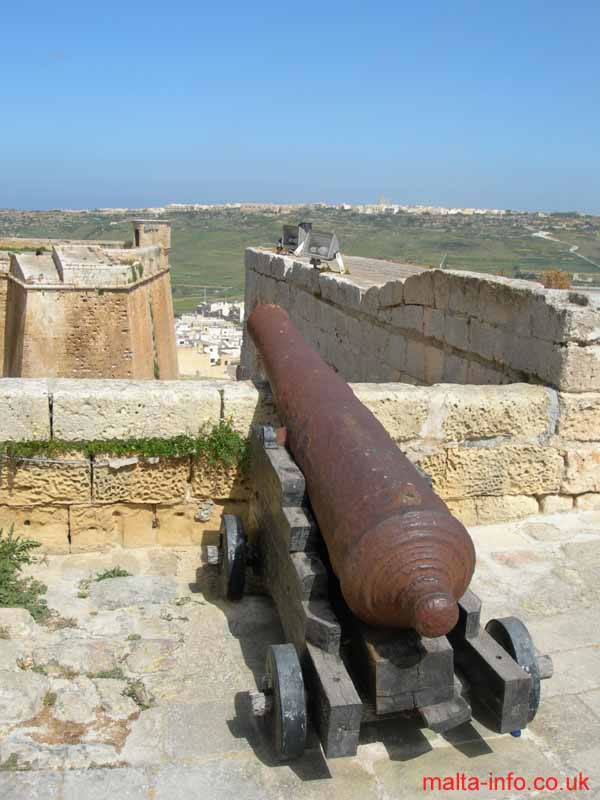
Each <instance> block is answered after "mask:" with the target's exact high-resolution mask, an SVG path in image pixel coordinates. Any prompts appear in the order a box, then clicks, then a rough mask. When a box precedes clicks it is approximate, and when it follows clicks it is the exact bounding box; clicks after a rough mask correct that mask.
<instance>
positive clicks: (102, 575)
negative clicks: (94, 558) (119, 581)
mask: <svg viewBox="0 0 600 800" xmlns="http://www.w3.org/2000/svg"><path fill="white" fill-rule="evenodd" d="M130 577H131V572H127V570H126V569H123V568H122V567H119V566H117V567H112V569H105V570H104V572H98V574H97V575H96V577H95V578H94V580H95V581H96V583H98V582H99V581H108V580H110V579H111V578H130Z"/></svg>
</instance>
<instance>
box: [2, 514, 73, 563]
mask: <svg viewBox="0 0 600 800" xmlns="http://www.w3.org/2000/svg"><path fill="white" fill-rule="evenodd" d="M11 527H12V528H14V532H15V534H17V535H19V536H25V537H27V538H28V539H35V540H36V541H37V542H39V543H40V544H41V552H43V553H56V554H63V553H68V552H69V509H68V507H66V506H55V507H52V506H47V505H44V506H35V507H33V508H31V507H30V508H18V507H16V506H6V505H0V528H3V529H4V530H5V531H8V530H10V528H11Z"/></svg>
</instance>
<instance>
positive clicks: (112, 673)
mask: <svg viewBox="0 0 600 800" xmlns="http://www.w3.org/2000/svg"><path fill="white" fill-rule="evenodd" d="M87 677H88V678H100V679H102V680H109V679H112V680H115V681H124V680H125V673H124V672H123V670H122V669H121V667H113V668H112V669H102V670H100V672H88V674H87Z"/></svg>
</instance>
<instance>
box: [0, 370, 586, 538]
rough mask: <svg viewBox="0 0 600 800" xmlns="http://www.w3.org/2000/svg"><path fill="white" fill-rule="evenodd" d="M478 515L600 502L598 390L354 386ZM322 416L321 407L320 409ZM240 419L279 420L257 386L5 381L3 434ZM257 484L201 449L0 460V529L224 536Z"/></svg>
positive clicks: (442, 485)
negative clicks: (201, 455) (225, 515)
mask: <svg viewBox="0 0 600 800" xmlns="http://www.w3.org/2000/svg"><path fill="white" fill-rule="evenodd" d="M352 388H353V390H354V392H355V393H356V394H357V396H358V397H359V399H360V400H361V401H362V402H363V403H365V405H366V406H367V407H368V408H370V409H371V411H372V412H373V413H374V414H375V416H376V417H377V418H378V419H379V421H380V422H381V423H382V424H383V426H384V427H385V428H386V430H387V431H388V432H389V433H390V435H391V436H392V438H393V439H394V440H395V441H396V442H397V443H398V445H399V446H400V447H401V448H402V449H403V450H404V451H405V452H406V453H407V454H408V455H409V457H410V458H411V459H412V460H413V461H414V462H415V463H417V464H419V465H420V466H421V467H422V468H423V469H424V470H425V471H426V472H428V473H429V474H430V475H431V478H432V480H433V485H434V488H435V489H436V491H438V492H439V494H440V495H441V496H442V497H443V498H444V499H445V500H446V502H447V504H448V506H449V508H450V509H451V511H452V512H453V513H455V514H456V515H457V516H458V517H459V518H460V519H461V520H462V521H463V522H465V523H466V524H475V523H487V522H498V521H501V520H506V519H514V518H518V517H522V516H527V515H529V514H537V513H539V512H540V511H542V512H555V511H564V510H569V509H571V508H573V507H576V508H582V509H591V508H600V469H599V465H600V392H598V393H596V392H588V393H583V394H578V395H576V394H572V393H564V392H558V391H556V390H554V389H551V388H546V387H542V386H532V385H527V384H514V385H509V386H479V387H473V386H468V387H463V386H456V385H450V384H446V385H438V386H433V387H424V386H418V387H417V386H410V385H406V384H383V383H379V384H367V383H363V384H353V385H352ZM315 413H318V409H317V410H316V411H315ZM219 420H231V422H232V424H233V427H234V428H235V429H236V430H237V431H238V432H239V433H241V434H242V435H243V436H248V435H249V433H250V430H251V426H252V425H253V424H261V423H276V422H277V420H276V416H275V413H274V410H273V404H272V400H271V396H270V394H269V391H268V389H267V388H266V387H263V388H260V389H257V388H256V387H255V386H254V385H253V384H251V383H249V382H240V383H230V382H228V381H207V382H204V381H202V382H201V381H160V382H152V383H147V382H144V381H139V382H138V381H116V380H98V381H92V380H89V381H88V380H49V381H44V380H19V379H3V380H0V442H7V441H30V440H37V441H45V440H50V439H52V438H54V439H60V440H62V441H67V442H69V441H73V442H76V441H77V442H81V441H90V440H107V439H121V440H127V439H130V438H132V437H135V438H144V437H162V438H168V437H172V436H177V435H179V434H190V435H193V434H195V433H197V432H198V430H199V428H201V427H202V425H205V424H208V425H216V424H217V423H218V422H219ZM252 491H254V487H253V485H252V471H251V468H250V472H249V479H247V478H246V477H244V476H243V475H241V474H239V473H238V472H237V470H232V469H226V468H222V467H215V466H209V465H207V464H203V463H198V462H196V461H194V460H193V459H191V458H182V459H159V460H156V459H146V460H144V459H142V458H137V457H134V458H110V457H104V456H102V455H99V456H96V457H94V458H85V457H84V456H82V454H81V453H79V452H74V453H72V454H67V455H61V456H57V457H55V458H52V459H51V460H49V461H46V462H44V463H41V462H39V461H33V462H26V461H22V462H19V463H16V464H15V463H11V462H9V461H6V460H3V461H0V527H5V528H6V527H8V526H10V525H11V524H13V523H14V524H15V526H16V528H17V530H18V531H19V532H21V533H26V534H27V535H28V536H31V537H32V538H37V539H39V540H40V541H41V542H42V543H43V545H44V548H45V549H46V550H48V551H50V552H69V551H71V552H81V551H85V550H99V549H107V548H110V547H112V546H115V545H124V546H128V547H138V546H144V545H151V544H171V545H192V544H200V543H213V542H214V540H215V537H216V535H217V531H218V525H219V516H220V514H221V512H222V510H223V509H224V508H226V509H228V510H230V511H232V512H235V513H240V514H242V515H244V514H245V512H246V502H247V498H248V496H249V492H252Z"/></svg>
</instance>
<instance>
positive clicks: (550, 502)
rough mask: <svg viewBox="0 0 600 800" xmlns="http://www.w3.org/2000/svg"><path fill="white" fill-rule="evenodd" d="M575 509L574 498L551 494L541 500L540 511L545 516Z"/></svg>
mask: <svg viewBox="0 0 600 800" xmlns="http://www.w3.org/2000/svg"><path fill="white" fill-rule="evenodd" d="M572 508H573V498H572V497H570V496H569V495H563V494H549V495H547V496H546V497H542V498H541V499H540V511H541V512H542V513H543V514H557V513H559V512H561V511H570V510H571V509H572Z"/></svg>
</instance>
